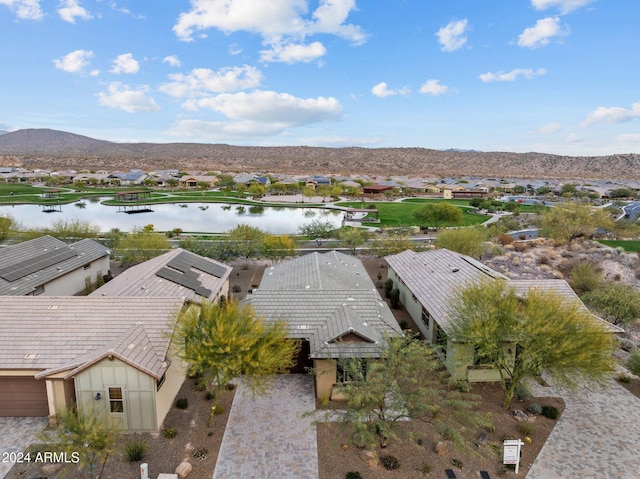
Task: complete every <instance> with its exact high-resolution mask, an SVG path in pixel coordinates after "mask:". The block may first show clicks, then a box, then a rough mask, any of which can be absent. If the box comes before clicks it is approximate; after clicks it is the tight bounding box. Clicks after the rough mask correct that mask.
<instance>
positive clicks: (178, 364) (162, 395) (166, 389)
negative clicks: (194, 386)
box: [156, 348, 187, 428]
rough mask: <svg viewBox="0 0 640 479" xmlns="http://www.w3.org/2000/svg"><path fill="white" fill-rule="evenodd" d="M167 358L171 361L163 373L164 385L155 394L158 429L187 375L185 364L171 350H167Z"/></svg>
mask: <svg viewBox="0 0 640 479" xmlns="http://www.w3.org/2000/svg"><path fill="white" fill-rule="evenodd" d="M167 358H168V359H170V360H171V365H170V366H169V369H167V371H166V373H165V379H164V383H162V386H161V387H160V389H159V390H158V391H157V392H156V415H157V416H156V424H157V425H158V428H160V427H161V426H162V423H163V422H164V418H165V417H167V414H168V412H169V410H170V409H171V406H173V401H174V399H175V398H176V395H177V394H178V391H180V388H181V387H182V384H183V383H184V380H185V377H186V373H187V364H186V363H185V362H183V361H181V360H180V359H179V358H177V357H176V356H175V352H174V350H173V348H171V349H170V350H169V353H168V354H167Z"/></svg>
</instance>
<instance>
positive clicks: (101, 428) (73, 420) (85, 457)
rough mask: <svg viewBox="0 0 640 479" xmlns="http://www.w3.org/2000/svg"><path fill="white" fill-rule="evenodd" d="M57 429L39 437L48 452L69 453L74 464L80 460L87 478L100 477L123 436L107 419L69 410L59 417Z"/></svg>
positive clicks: (43, 433)
mask: <svg viewBox="0 0 640 479" xmlns="http://www.w3.org/2000/svg"><path fill="white" fill-rule="evenodd" d="M56 422H57V427H56V428H55V429H53V430H47V429H45V430H44V431H43V432H41V433H40V434H39V435H38V440H39V442H41V443H44V444H45V445H46V446H47V448H48V450H54V451H56V452H66V453H67V457H68V458H70V460H77V463H76V465H77V467H78V470H79V472H80V474H82V476H83V477H89V478H94V477H99V476H100V470H101V468H102V464H103V463H104V462H105V461H106V460H107V456H108V455H109V453H110V452H112V450H113V447H114V446H115V444H116V442H117V441H118V438H119V436H120V433H119V432H118V431H117V430H116V429H114V428H113V427H111V426H110V425H109V424H108V422H107V419H106V418H102V417H98V416H96V415H95V414H84V413H82V412H79V411H75V410H73V409H67V410H65V411H63V412H61V413H59V414H57V415H56Z"/></svg>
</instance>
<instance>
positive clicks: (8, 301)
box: [0, 296, 183, 378]
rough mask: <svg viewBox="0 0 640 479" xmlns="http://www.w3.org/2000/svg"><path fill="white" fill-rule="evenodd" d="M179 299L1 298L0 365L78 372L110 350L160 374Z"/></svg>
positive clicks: (43, 371)
mask: <svg viewBox="0 0 640 479" xmlns="http://www.w3.org/2000/svg"><path fill="white" fill-rule="evenodd" d="M182 304H183V303H182V300H180V299H178V298H155V297H154V298H127V297H120V298H112V297H108V298H102V297H86V296H85V297H81V296H37V297H25V296H0V369H35V370H41V372H40V373H39V375H38V376H39V377H44V376H47V375H49V374H54V373H57V372H62V371H70V370H81V369H83V368H84V367H86V366H87V365H89V364H92V363H93V362H96V361H98V360H99V359H100V358H102V357H106V356H107V355H109V354H112V355H114V356H115V357H119V358H121V359H123V360H124V361H125V362H128V363H129V364H131V365H133V366H134V367H136V368H138V369H140V370H142V371H145V372H147V373H148V374H150V375H151V376H153V377H156V378H159V377H160V376H161V375H162V373H163V372H164V370H165V369H166V367H167V363H166V362H165V356H166V353H167V349H168V347H169V343H170V340H169V337H168V332H169V331H170V328H171V321H172V320H173V319H175V315H176V314H177V313H178V312H179V310H180V308H181V307H182Z"/></svg>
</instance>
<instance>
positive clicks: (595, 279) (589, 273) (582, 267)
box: [569, 260, 602, 296]
mask: <svg viewBox="0 0 640 479" xmlns="http://www.w3.org/2000/svg"><path fill="white" fill-rule="evenodd" d="M601 280H602V269H601V268H600V266H599V265H598V264H597V263H596V262H594V261H588V260H582V261H579V262H578V263H576V264H575V265H574V266H573V268H571V271H570V272H569V286H571V288H572V289H573V290H574V291H575V292H576V294H577V295H578V296H582V295H584V294H585V293H588V292H590V291H594V290H596V289H598V288H599V287H600V281H601Z"/></svg>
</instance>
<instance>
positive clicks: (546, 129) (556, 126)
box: [538, 123, 562, 135]
mask: <svg viewBox="0 0 640 479" xmlns="http://www.w3.org/2000/svg"><path fill="white" fill-rule="evenodd" d="M560 131H562V125H561V124H560V123H547V124H546V125H542V126H541V127H540V128H538V133H541V134H543V135H553V134H554V133H558V132H560Z"/></svg>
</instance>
